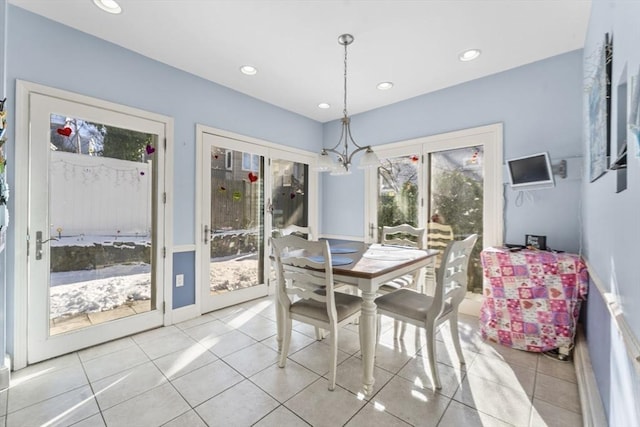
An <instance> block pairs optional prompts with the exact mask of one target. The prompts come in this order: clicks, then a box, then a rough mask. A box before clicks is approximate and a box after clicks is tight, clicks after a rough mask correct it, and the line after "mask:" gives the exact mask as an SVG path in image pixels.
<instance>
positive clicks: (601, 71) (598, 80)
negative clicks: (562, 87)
mask: <svg viewBox="0 0 640 427" xmlns="http://www.w3.org/2000/svg"><path fill="white" fill-rule="evenodd" d="M612 63H613V39H612V37H611V36H610V35H609V33H607V34H605V39H604V43H603V45H602V48H601V50H600V52H599V55H598V57H597V65H596V68H595V73H594V76H593V82H592V85H591V88H590V90H589V105H588V108H589V179H590V181H591V182H593V181H595V180H597V179H598V178H600V177H601V176H602V175H604V174H605V172H606V171H607V170H608V169H609V156H610V155H611V131H610V129H611V71H612Z"/></svg>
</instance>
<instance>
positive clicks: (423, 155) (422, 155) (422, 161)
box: [422, 154, 424, 165]
mask: <svg viewBox="0 0 640 427" xmlns="http://www.w3.org/2000/svg"><path fill="white" fill-rule="evenodd" d="M422 164H423V165H424V154H423V155H422Z"/></svg>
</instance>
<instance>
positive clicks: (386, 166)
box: [366, 125, 502, 293]
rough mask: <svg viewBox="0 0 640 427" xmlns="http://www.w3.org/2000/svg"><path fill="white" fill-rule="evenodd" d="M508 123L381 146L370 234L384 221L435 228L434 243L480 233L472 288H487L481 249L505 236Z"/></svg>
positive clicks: (430, 237)
mask: <svg viewBox="0 0 640 427" xmlns="http://www.w3.org/2000/svg"><path fill="white" fill-rule="evenodd" d="M501 138H502V128H501V126H499V125H491V126H486V127H482V128H476V129H469V130H465V131H459V132H453V133H451V134H443V135H436V136H432V137H426V138H423V139H421V140H420V139H419V140H412V141H411V142H407V143H406V144H403V143H395V144H390V145H389V146H388V147H385V146H380V147H377V148H376V154H378V157H379V158H380V159H381V165H380V167H379V168H378V169H377V172H373V173H371V172H369V175H368V178H367V182H368V186H367V188H370V189H371V190H369V191H371V193H373V194H372V196H373V197H372V198H371V200H370V201H368V208H367V209H366V212H367V224H368V227H369V232H368V240H369V241H371V242H373V241H377V240H378V239H379V236H380V230H381V229H382V226H384V225H397V224H402V223H407V224H411V225H413V226H417V227H425V228H426V229H427V247H429V248H432V249H437V250H442V249H444V248H445V247H446V245H447V243H448V242H449V241H451V240H452V239H464V238H465V237H467V236H468V235H470V234H473V233H477V234H478V236H479V238H478V242H477V243H476V246H475V248H474V250H473V252H472V261H471V262H472V265H471V268H470V271H471V273H470V278H469V287H468V291H470V292H475V293H481V292H482V270H481V266H480V259H479V254H480V251H481V250H482V248H483V247H488V246H494V245H496V244H500V242H501V241H502V198H501V189H502V174H501V172H500V171H501V170H502V169H501V168H502V161H501V158H502V143H501V141H502V139H501Z"/></svg>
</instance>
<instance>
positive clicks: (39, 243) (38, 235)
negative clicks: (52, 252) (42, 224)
mask: <svg viewBox="0 0 640 427" xmlns="http://www.w3.org/2000/svg"><path fill="white" fill-rule="evenodd" d="M51 240H56V241H57V240H58V239H56V238H55V237H49V238H48V239H47V240H42V231H36V259H42V244H43V243H47V242H49V241H51Z"/></svg>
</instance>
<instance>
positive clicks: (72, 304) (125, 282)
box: [49, 264, 151, 319]
mask: <svg viewBox="0 0 640 427" xmlns="http://www.w3.org/2000/svg"><path fill="white" fill-rule="evenodd" d="M144 265H146V266H147V270H149V266H148V264H144ZM144 265H143V266H144ZM121 267H129V266H115V267H107V268H104V269H100V270H90V271H69V272H64V273H52V274H51V281H52V283H53V282H54V281H55V280H56V279H57V278H56V276H57V275H64V279H65V280H66V284H59V285H56V286H54V285H52V287H51V290H50V304H51V307H50V313H49V318H50V319H55V318H57V317H61V316H63V315H67V316H69V315H74V314H80V313H94V312H98V311H105V310H111V309H113V308H115V307H118V306H121V305H123V304H125V303H126V302H127V301H139V300H148V299H149V298H151V275H150V274H149V273H148V272H146V273H138V274H126V275H110V276H106V274H107V272H106V271H104V270H110V271H111V272H112V273H117V272H118V271H121V270H122V269H121ZM139 269H142V268H141V267H139ZM129 270H130V271H131V269H129ZM95 274H100V275H103V277H104V278H98V279H89V280H86V279H87V277H89V276H91V275H94V276H95ZM72 278H73V279H75V280H74V281H71V279H72Z"/></svg>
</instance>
